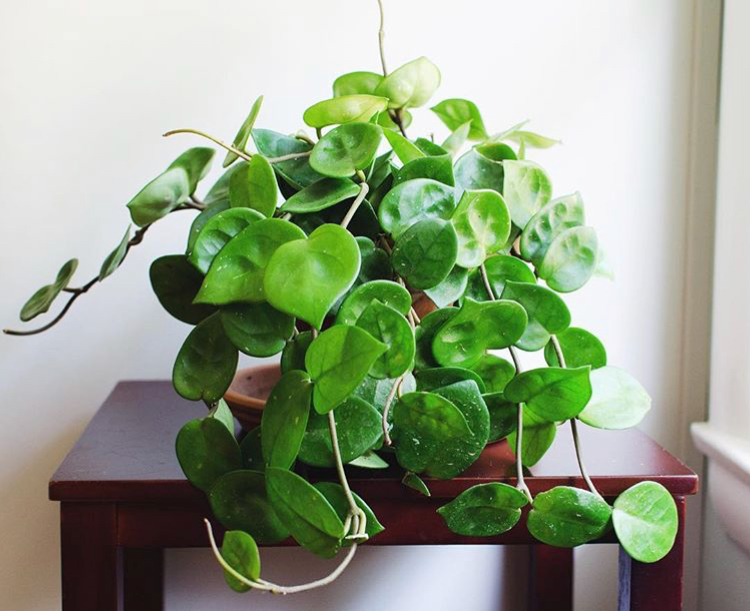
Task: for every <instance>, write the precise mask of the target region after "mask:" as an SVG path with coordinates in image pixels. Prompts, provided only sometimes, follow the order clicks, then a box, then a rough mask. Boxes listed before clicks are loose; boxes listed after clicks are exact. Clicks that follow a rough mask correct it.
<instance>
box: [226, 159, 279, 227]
mask: <svg viewBox="0 0 750 611" xmlns="http://www.w3.org/2000/svg"><path fill="white" fill-rule="evenodd" d="M276 199H277V188H276V175H275V174H274V172H273V168H272V167H271V164H270V163H268V160H267V159H266V158H265V157H263V155H253V157H252V159H250V161H247V162H244V161H243V162H242V163H241V164H239V165H238V166H237V169H236V170H235V171H234V172H233V173H232V177H231V178H230V179H229V204H230V205H231V206H232V208H252V209H253V210H257V211H258V212H260V213H261V214H262V215H263V216H265V217H271V216H273V213H274V211H275V210H276Z"/></svg>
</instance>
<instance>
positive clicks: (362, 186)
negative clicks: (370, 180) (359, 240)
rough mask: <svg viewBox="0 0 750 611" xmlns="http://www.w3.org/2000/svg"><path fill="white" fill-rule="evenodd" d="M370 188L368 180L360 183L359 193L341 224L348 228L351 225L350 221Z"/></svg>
mask: <svg viewBox="0 0 750 611" xmlns="http://www.w3.org/2000/svg"><path fill="white" fill-rule="evenodd" d="M369 190H370V187H369V186H368V185H367V183H366V182H363V183H361V184H360V185H359V194H358V195H357V197H356V198H355V199H354V201H353V202H352V205H351V206H350V207H349V211H348V212H347V213H346V216H345V217H344V220H343V221H341V226H342V227H343V228H344V229H346V228H347V227H348V226H349V223H350V222H351V220H352V219H353V218H354V215H355V214H356V213H357V210H358V209H359V207H360V206H361V205H362V202H363V201H365V196H366V195H367V192H368V191H369Z"/></svg>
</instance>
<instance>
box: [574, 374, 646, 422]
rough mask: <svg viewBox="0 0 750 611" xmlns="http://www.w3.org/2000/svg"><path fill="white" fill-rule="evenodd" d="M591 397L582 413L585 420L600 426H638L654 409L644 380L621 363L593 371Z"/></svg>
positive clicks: (581, 417)
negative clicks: (643, 382) (642, 381)
mask: <svg viewBox="0 0 750 611" xmlns="http://www.w3.org/2000/svg"><path fill="white" fill-rule="evenodd" d="M591 390H592V392H591V400H590V401H589V402H588V404H587V405H586V408H585V409H584V410H583V411H582V412H581V413H580V414H579V415H578V417H579V418H580V420H581V422H585V423H586V424H588V425H589V426H594V427H596V428H600V429H627V428H630V427H633V426H636V425H637V424H638V423H639V422H640V421H641V420H643V418H644V416H645V415H646V414H647V413H648V411H649V410H650V409H651V397H650V396H649V394H648V392H646V389H645V388H643V386H641V384H640V382H638V380H636V379H635V378H634V377H633V376H631V375H630V374H629V373H628V372H627V371H625V370H624V369H620V368H619V367H612V366H608V367H602V368H601V369H596V370H594V371H592V372H591Z"/></svg>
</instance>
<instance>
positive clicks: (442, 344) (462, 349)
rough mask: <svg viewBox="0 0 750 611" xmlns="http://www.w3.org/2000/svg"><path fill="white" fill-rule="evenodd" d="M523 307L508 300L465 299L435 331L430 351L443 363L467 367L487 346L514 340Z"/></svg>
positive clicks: (523, 325)
mask: <svg viewBox="0 0 750 611" xmlns="http://www.w3.org/2000/svg"><path fill="white" fill-rule="evenodd" d="M526 320H527V319H526V312H525V310H524V309H523V308H522V307H521V306H520V305H518V304H517V303H514V302H512V301H504V300H500V301H490V302H484V303H479V302H477V301H474V300H473V299H468V298H467V299H465V300H464V303H463V305H462V306H461V309H460V310H459V312H458V314H457V315H456V316H454V317H453V318H451V319H450V320H449V321H448V322H447V323H445V325H443V326H442V327H441V328H440V330H439V331H438V332H437V333H436V334H435V339H434V340H433V342H432V353H433V354H434V356H435V359H436V360H437V362H438V363H440V364H441V365H443V366H445V367H450V366H455V367H466V368H470V367H472V366H474V365H475V364H476V363H478V362H479V359H480V358H481V357H482V355H483V354H484V352H485V350H488V349H497V350H499V349H501V348H507V347H508V346H512V345H513V344H515V343H516V342H517V341H518V340H519V338H520V337H521V336H522V335H523V332H524V329H525V328H526Z"/></svg>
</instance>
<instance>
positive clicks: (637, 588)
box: [617, 497, 685, 611]
mask: <svg viewBox="0 0 750 611" xmlns="http://www.w3.org/2000/svg"><path fill="white" fill-rule="evenodd" d="M675 502H676V503H677V516H678V519H679V521H680V526H679V530H678V531H677V538H676V539H675V542H674V547H673V548H672V551H670V552H669V554H667V555H666V556H665V557H664V558H662V559H661V560H659V562H654V563H652V564H644V563H642V562H637V561H635V560H633V559H631V558H630V556H628V555H627V554H626V553H625V551H624V550H623V549H622V548H620V580H619V581H620V596H619V603H618V607H617V608H618V611H681V609H682V570H683V556H684V552H685V498H684V497H676V498H675Z"/></svg>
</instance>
